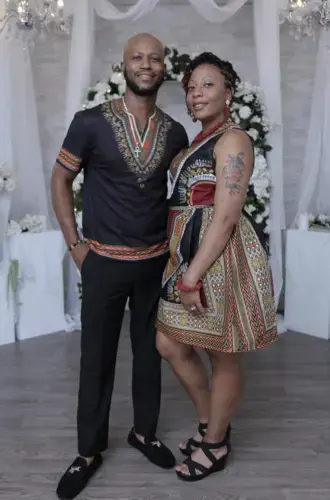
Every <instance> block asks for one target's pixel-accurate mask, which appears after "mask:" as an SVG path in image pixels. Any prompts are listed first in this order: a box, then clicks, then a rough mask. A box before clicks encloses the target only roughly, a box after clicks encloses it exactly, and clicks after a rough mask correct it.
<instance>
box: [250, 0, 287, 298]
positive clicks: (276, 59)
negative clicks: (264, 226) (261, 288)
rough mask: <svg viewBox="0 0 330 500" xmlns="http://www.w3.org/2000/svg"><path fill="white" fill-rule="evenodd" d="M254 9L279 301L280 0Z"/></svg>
mask: <svg viewBox="0 0 330 500" xmlns="http://www.w3.org/2000/svg"><path fill="white" fill-rule="evenodd" d="M253 10H254V34H255V42H256V43H255V44H256V52H257V67H258V73H259V85H260V87H261V89H262V92H263V94H264V100H265V105H266V107H267V110H268V115H269V119H270V121H271V122H272V123H273V130H272V131H271V132H270V134H269V139H268V140H269V143H270V144H271V145H272V147H273V149H272V151H270V153H268V154H267V160H268V164H269V168H270V171H271V178H272V196H271V206H270V220H271V234H270V251H271V257H270V262H271V266H272V270H273V277H274V289H275V297H276V301H277V303H278V301H279V298H280V294H281V289H282V286H283V270H282V265H283V264H282V229H284V228H285V214H284V193H283V185H284V182H283V128H282V93H281V68H280V32H279V24H278V18H277V12H278V2H277V0H267V2H265V1H264V0H254V3H253Z"/></svg>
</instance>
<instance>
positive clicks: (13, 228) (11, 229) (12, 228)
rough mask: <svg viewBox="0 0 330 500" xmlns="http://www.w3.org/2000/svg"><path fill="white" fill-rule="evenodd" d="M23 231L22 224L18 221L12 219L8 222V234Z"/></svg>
mask: <svg viewBox="0 0 330 500" xmlns="http://www.w3.org/2000/svg"><path fill="white" fill-rule="evenodd" d="M21 232H22V229H21V226H20V225H19V224H18V222H16V221H14V220H10V221H9V222H8V226H7V231H6V235H7V236H13V235H14V234H20V233H21Z"/></svg>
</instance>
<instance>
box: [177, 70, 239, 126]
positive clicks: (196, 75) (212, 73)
mask: <svg viewBox="0 0 330 500" xmlns="http://www.w3.org/2000/svg"><path fill="white" fill-rule="evenodd" d="M187 90H188V92H187V106H188V108H189V110H190V111H191V112H192V114H193V115H194V117H195V118H196V120H200V121H201V122H204V123H213V122H216V121H219V120H221V121H222V120H224V118H225V113H224V111H225V105H226V100H227V99H229V100H231V98H232V93H231V90H230V89H228V87H226V85H225V79H224V76H223V75H222V73H221V71H220V70H219V69H218V68H217V67H216V66H213V65H212V64H201V65H200V66H198V67H197V68H196V69H195V70H194V71H193V72H192V74H191V77H190V80H189V83H188V89H187Z"/></svg>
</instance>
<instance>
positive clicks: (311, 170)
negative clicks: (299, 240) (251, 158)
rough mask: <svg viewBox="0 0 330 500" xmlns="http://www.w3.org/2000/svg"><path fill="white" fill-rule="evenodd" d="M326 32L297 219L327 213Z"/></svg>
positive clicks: (329, 75)
mask: <svg viewBox="0 0 330 500" xmlns="http://www.w3.org/2000/svg"><path fill="white" fill-rule="evenodd" d="M329 90H330V30H326V29H322V30H321V34H320V39H319V47H318V56H317V61H316V68H315V84H314V90H313V98H312V107H311V117H310V126H309V132H308V136H307V143H306V151H305V156H304V157H305V162H304V171H303V175H302V178H301V187H300V196H299V203H298V212H297V217H296V218H295V220H294V222H293V225H296V223H297V222H298V216H299V215H300V214H303V213H307V212H311V213H314V214H330V194H329V193H330V91H329Z"/></svg>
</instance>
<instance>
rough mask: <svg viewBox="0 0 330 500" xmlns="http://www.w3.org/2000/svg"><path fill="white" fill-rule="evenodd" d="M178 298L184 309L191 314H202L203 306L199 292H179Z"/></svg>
mask: <svg viewBox="0 0 330 500" xmlns="http://www.w3.org/2000/svg"><path fill="white" fill-rule="evenodd" d="M179 296H180V300H181V303H182V305H183V307H184V308H185V310H186V311H188V312H190V313H192V314H202V313H203V312H204V307H203V306H202V301H201V293H200V291H197V292H180V295H179Z"/></svg>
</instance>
